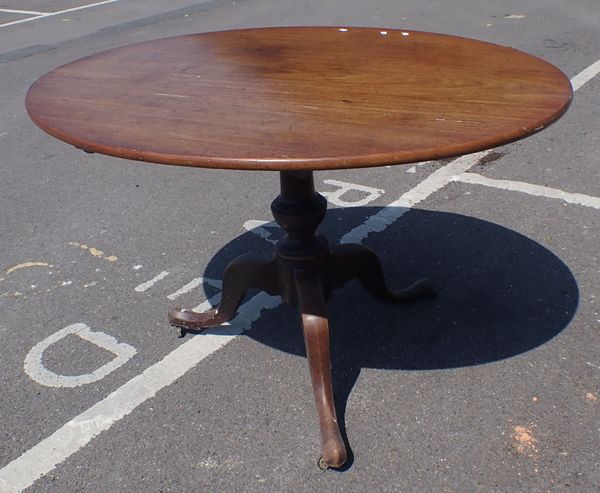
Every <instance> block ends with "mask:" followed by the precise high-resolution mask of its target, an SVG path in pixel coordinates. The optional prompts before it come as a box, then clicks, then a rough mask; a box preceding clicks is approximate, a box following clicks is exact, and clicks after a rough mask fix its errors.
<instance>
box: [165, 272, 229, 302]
mask: <svg viewBox="0 0 600 493" xmlns="http://www.w3.org/2000/svg"><path fill="white" fill-rule="evenodd" d="M204 283H206V284H208V285H210V286H213V287H215V288H219V289H221V286H222V285H223V282H222V281H218V280H216V279H208V278H205V277H196V279H192V280H191V281H190V282H188V283H187V284H186V285H185V286H183V287H182V288H180V289H178V290H177V291H175V292H174V293H171V294H170V295H168V296H167V298H168V299H170V300H174V299H176V298H178V297H179V296H181V295H182V294H185V293H188V292H190V291H191V290H192V289H194V288H197V287H198V286H200V285H201V284H204Z"/></svg>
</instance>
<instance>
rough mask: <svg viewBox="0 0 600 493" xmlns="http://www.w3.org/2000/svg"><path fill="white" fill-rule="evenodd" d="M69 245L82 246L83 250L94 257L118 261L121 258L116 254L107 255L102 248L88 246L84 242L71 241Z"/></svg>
mask: <svg viewBox="0 0 600 493" xmlns="http://www.w3.org/2000/svg"><path fill="white" fill-rule="evenodd" d="M69 245H71V246H74V247H78V248H81V249H82V250H87V251H88V252H89V254H90V255H92V256H93V257H96V258H102V259H104V260H108V261H109V262H116V261H117V260H119V257H117V256H116V255H106V254H105V253H104V252H103V251H102V250H98V249H97V248H94V247H91V246H88V245H86V244H84V243H79V242H78V241H70V242H69Z"/></svg>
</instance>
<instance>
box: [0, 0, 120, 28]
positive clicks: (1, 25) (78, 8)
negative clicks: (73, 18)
mask: <svg viewBox="0 0 600 493" xmlns="http://www.w3.org/2000/svg"><path fill="white" fill-rule="evenodd" d="M118 1H119V0H104V1H103V2H97V3H90V4H88V5H81V6H79V7H73V8H71V9H66V10H60V11H58V12H50V13H48V14H42V15H36V16H35V17H27V18H26V19H20V20H18V21H13V22H7V23H5V24H0V27H8V26H14V25H15V24H23V23H24V22H29V21H35V20H37V19H45V18H46V17H53V16H55V15H62V14H68V13H69V12H75V11H76V10H83V9H89V8H91V7H97V6H99V5H104V4H107V3H114V2H118Z"/></svg>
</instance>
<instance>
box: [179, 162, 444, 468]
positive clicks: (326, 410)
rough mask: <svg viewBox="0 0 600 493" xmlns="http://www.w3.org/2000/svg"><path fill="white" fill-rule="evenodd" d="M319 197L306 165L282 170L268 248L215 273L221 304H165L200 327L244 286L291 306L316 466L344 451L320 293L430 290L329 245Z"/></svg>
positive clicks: (359, 248)
mask: <svg viewBox="0 0 600 493" xmlns="http://www.w3.org/2000/svg"><path fill="white" fill-rule="evenodd" d="M326 209H327V202H326V200H325V198H324V197H323V196H321V195H320V194H318V193H317V192H316V191H315V188H314V181H313V174H312V172H306V171H303V172H282V173H281V193H280V195H279V196H278V197H277V198H276V199H275V200H274V201H273V203H272V204H271V211H272V212H273V217H274V218H275V220H276V221H277V223H278V224H279V225H280V226H281V228H282V229H283V230H284V231H285V233H286V234H285V236H284V237H283V238H282V239H281V240H280V241H279V242H278V243H277V245H276V247H275V253H274V254H247V255H242V256H241V257H238V258H237V259H235V260H234V261H233V262H232V263H231V264H229V266H228V267H227V269H226V270H225V275H224V276H223V293H222V300H221V304H220V305H219V306H218V307H217V308H215V309H213V310H210V311H208V312H206V313H195V312H192V311H191V310H184V309H181V308H175V309H173V310H171V311H170V312H169V321H170V322H171V324H172V325H174V326H176V327H180V328H181V329H182V335H184V334H185V333H186V332H187V331H189V332H195V333H197V332H200V331H201V330H202V329H204V328H207V327H213V326H215V325H220V324H222V323H224V322H226V321H228V320H230V319H231V318H233V316H234V315H235V311H236V309H237V307H238V305H239V303H240V301H241V300H242V298H243V296H244V293H245V292H246V291H247V290H248V289H252V288H254V289H262V290H263V291H266V292H267V293H269V294H271V295H280V296H281V297H282V298H283V299H284V301H285V302H286V303H288V304H289V305H292V306H295V307H297V308H298V309H299V311H300V314H301V319H302V328H303V331H304V342H305V344H306V355H307V358H308V364H309V367H310V374H311V380H312V387H313V392H314V397H315V403H316V407H317V412H318V414H319V424H320V430H321V441H322V451H323V455H322V457H321V459H320V460H319V466H320V467H321V468H322V469H326V468H329V467H340V466H342V465H343V464H344V463H345V462H346V460H347V455H348V454H347V451H346V446H345V444H344V441H343V440H342V436H341V433H340V428H339V424H338V421H337V417H336V413H335V405H334V401H333V389H332V384H331V362H330V355H329V320H328V318H327V300H328V299H329V297H330V295H331V291H332V290H333V289H335V288H339V287H341V286H343V285H344V284H345V283H346V282H347V281H349V280H351V279H358V280H359V281H360V282H361V283H362V285H363V286H364V287H365V288H366V289H367V290H368V291H369V292H370V293H371V294H372V295H373V296H375V297H377V298H379V299H381V300H384V301H388V302H390V301H391V302H408V301H412V300H415V299H417V298H420V297H423V296H424V295H429V294H432V292H433V290H432V288H431V284H430V283H429V281H427V280H422V281H417V282H416V283H414V284H413V285H412V286H410V287H408V288H407V289H404V290H402V291H394V290H391V289H389V288H388V287H387V286H386V284H385V280H384V276H383V269H382V267H381V262H380V261H379V258H378V257H377V255H376V254H375V252H373V251H372V250H370V249H369V248H367V247H365V246H363V245H359V244H345V245H337V246H335V247H333V248H329V246H328V243H327V240H326V239H325V238H324V237H323V236H321V235H319V234H318V233H317V228H318V226H319V224H320V223H321V221H322V220H323V218H324V217H325V212H326Z"/></svg>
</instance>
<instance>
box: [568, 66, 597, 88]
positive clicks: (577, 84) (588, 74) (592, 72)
mask: <svg viewBox="0 0 600 493" xmlns="http://www.w3.org/2000/svg"><path fill="white" fill-rule="evenodd" d="M599 73H600V60H598V61H597V62H595V63H592V64H591V65H590V66H589V67H588V68H586V69H585V70H583V71H582V72H579V73H578V74H577V75H576V76H575V77H573V78H572V79H571V85H572V86H573V90H574V91H577V90H578V89H580V88H581V86H583V85H584V84H585V83H586V82H589V81H590V80H592V79H593V78H594V77H596V76H597V75H598V74H599Z"/></svg>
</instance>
